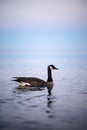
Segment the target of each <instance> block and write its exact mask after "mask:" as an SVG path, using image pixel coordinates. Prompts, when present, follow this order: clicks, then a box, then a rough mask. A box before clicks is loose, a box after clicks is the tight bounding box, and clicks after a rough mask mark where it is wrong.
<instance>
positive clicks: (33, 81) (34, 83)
mask: <svg viewBox="0 0 87 130" xmlns="http://www.w3.org/2000/svg"><path fill="white" fill-rule="evenodd" d="M52 70H58V68H56V67H55V66H54V65H49V66H48V67H47V73H48V78H47V81H44V80H42V79H39V78H36V77H13V78H14V80H13V81H16V82H18V84H19V88H25V87H26V86H29V87H48V89H49V93H50V89H51V88H52V86H53V79H52V72H51V71H52Z"/></svg>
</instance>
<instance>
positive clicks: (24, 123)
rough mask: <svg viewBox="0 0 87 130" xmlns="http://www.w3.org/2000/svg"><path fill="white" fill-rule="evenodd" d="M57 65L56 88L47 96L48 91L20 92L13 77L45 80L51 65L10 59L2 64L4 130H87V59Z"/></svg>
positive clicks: (0, 93)
mask: <svg viewBox="0 0 87 130" xmlns="http://www.w3.org/2000/svg"><path fill="white" fill-rule="evenodd" d="M44 59H45V58H44ZM60 59H61V58H60ZM24 61H25V62H24ZM55 61H56V60H55V59H54V63H55V64H56V67H59V70H58V71H55V72H53V79H54V87H53V90H52V95H51V96H48V92H47V89H46V88H44V89H42V90H34V91H30V90H28V89H27V90H20V89H17V83H15V82H13V81H11V80H12V77H14V76H36V77H39V78H42V79H44V80H46V78H47V75H46V67H47V64H48V62H46V64H45V63H44V61H43V62H41V61H38V63H36V61H33V62H32V61H28V60H24V59H23V61H22V60H19V59H14V60H13V59H9V58H8V59H4V60H2V61H1V64H0V129H1V130H15V129H16V130H24V129H26V130H86V129H87V63H86V58H85V59H84V58H83V57H81V59H79V58H77V59H75V57H74V58H67V59H65V60H64V59H62V60H57V61H56V62H55ZM34 62H35V63H36V64H35V63H34ZM42 63H43V64H42Z"/></svg>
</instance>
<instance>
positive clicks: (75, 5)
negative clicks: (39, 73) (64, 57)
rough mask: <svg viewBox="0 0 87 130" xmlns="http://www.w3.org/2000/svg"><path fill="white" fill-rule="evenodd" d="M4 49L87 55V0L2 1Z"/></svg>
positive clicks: (0, 27)
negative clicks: (71, 52)
mask: <svg viewBox="0 0 87 130" xmlns="http://www.w3.org/2000/svg"><path fill="white" fill-rule="evenodd" d="M0 50H1V51H3V50H6V51H7V50H20V51H21V50H23V51H25V52H26V51H28V50H32V51H33V53H35V50H37V52H38V50H39V51H40V52H43V53H45V51H50V52H55V51H56V52H57V53H58V52H60V53H61V52H64V51H65V52H67V51H69V52H70V51H74V52H76V51H77V52H79V51H81V52H84V53H86V52H87V1H86V0H0Z"/></svg>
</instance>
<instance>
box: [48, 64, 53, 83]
mask: <svg viewBox="0 0 87 130" xmlns="http://www.w3.org/2000/svg"><path fill="white" fill-rule="evenodd" d="M52 81H53V80H52V73H51V69H50V68H49V67H48V79H47V82H52Z"/></svg>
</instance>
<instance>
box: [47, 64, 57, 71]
mask: <svg viewBox="0 0 87 130" xmlns="http://www.w3.org/2000/svg"><path fill="white" fill-rule="evenodd" d="M48 69H50V70H58V68H56V67H55V66H54V65H49V66H48Z"/></svg>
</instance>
